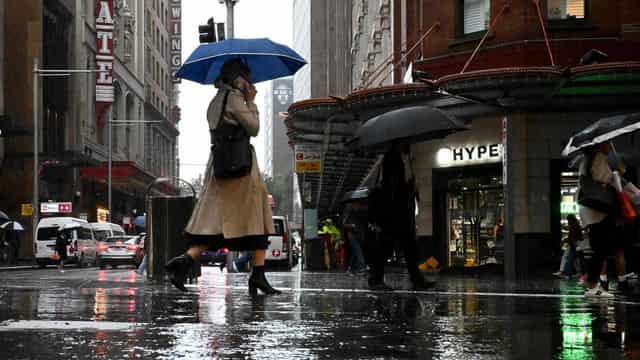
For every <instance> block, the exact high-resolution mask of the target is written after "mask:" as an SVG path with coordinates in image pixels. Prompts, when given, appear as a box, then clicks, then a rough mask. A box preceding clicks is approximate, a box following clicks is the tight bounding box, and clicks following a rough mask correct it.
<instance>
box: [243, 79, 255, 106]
mask: <svg viewBox="0 0 640 360" xmlns="http://www.w3.org/2000/svg"><path fill="white" fill-rule="evenodd" d="M247 85H248V86H247V89H246V90H245V92H244V99H245V100H246V101H247V102H253V100H255V98H256V95H257V94H258V90H256V87H255V86H253V84H251V83H249V84H247Z"/></svg>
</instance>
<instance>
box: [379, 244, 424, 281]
mask: <svg viewBox="0 0 640 360" xmlns="http://www.w3.org/2000/svg"><path fill="white" fill-rule="evenodd" d="M383 234H384V233H378V234H377V236H376V239H373V240H375V241H374V242H375V243H376V246H374V247H373V248H372V249H371V257H372V259H371V276H370V281H371V282H382V281H383V280H384V265H385V263H386V262H387V259H388V258H389V256H390V255H391V253H392V251H393V249H394V244H395V242H398V245H399V247H401V248H402V249H403V250H404V258H405V262H406V263H407V271H408V273H409V277H410V278H411V282H413V283H417V282H420V281H421V280H422V274H420V270H418V246H417V242H416V237H415V236H414V235H413V233H412V232H409V233H392V234H391V235H384V236H383Z"/></svg>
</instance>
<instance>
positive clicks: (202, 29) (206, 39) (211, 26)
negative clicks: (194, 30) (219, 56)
mask: <svg viewBox="0 0 640 360" xmlns="http://www.w3.org/2000/svg"><path fill="white" fill-rule="evenodd" d="M198 32H199V33H200V43H201V44H202V43H210V42H216V26H215V23H214V22H213V18H209V20H208V21H207V24H206V25H199V26H198Z"/></svg>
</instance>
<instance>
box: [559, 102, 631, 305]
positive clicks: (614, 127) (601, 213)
mask: <svg viewBox="0 0 640 360" xmlns="http://www.w3.org/2000/svg"><path fill="white" fill-rule="evenodd" d="M638 130H640V113H635V114H623V115H617V116H611V117H606V118H602V119H600V120H598V121H596V122H595V123H593V124H591V125H590V126H588V127H587V128H585V129H584V130H582V131H580V132H578V133H577V134H575V135H574V136H572V137H571V139H569V142H568V144H567V146H566V147H565V149H564V150H563V151H562V154H563V155H564V156H570V155H575V154H579V153H582V159H581V162H580V185H579V190H578V205H579V211H580V218H581V220H582V224H583V226H585V227H586V228H587V230H588V234H589V243H590V245H591V248H592V250H593V252H594V254H593V256H592V258H591V261H590V262H589V264H588V266H587V280H586V281H585V287H586V288H587V290H586V292H585V295H586V296H597V297H612V296H613V295H612V294H611V293H609V292H608V291H606V290H605V289H604V288H603V287H602V286H601V285H600V284H599V281H598V280H599V277H600V272H601V270H602V267H603V264H604V263H605V260H606V258H607V256H608V255H609V254H610V253H611V251H612V249H611V244H612V243H613V242H612V241H611V240H612V238H614V237H617V236H619V234H618V233H617V228H616V225H617V222H618V221H619V220H620V219H619V217H620V203H619V200H618V193H617V191H616V189H615V188H614V186H613V185H614V181H615V178H616V175H615V174H614V171H613V170H612V169H611V166H610V164H609V161H608V156H609V154H610V153H612V152H613V151H614V148H613V145H612V144H611V141H612V140H613V139H614V138H616V137H618V136H621V135H624V134H630V133H632V132H635V131H638Z"/></svg>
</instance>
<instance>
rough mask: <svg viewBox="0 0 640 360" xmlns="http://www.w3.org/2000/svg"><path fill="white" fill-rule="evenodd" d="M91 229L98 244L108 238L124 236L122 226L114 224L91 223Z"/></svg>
mask: <svg viewBox="0 0 640 360" xmlns="http://www.w3.org/2000/svg"><path fill="white" fill-rule="evenodd" d="M91 227H92V228H93V233H94V234H95V237H96V240H97V241H98V242H100V241H102V242H104V241H105V240H106V239H107V238H108V237H110V236H121V235H126V233H125V231H124V229H123V228H122V226H120V225H118V224H114V223H108V222H94V223H91Z"/></svg>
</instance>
